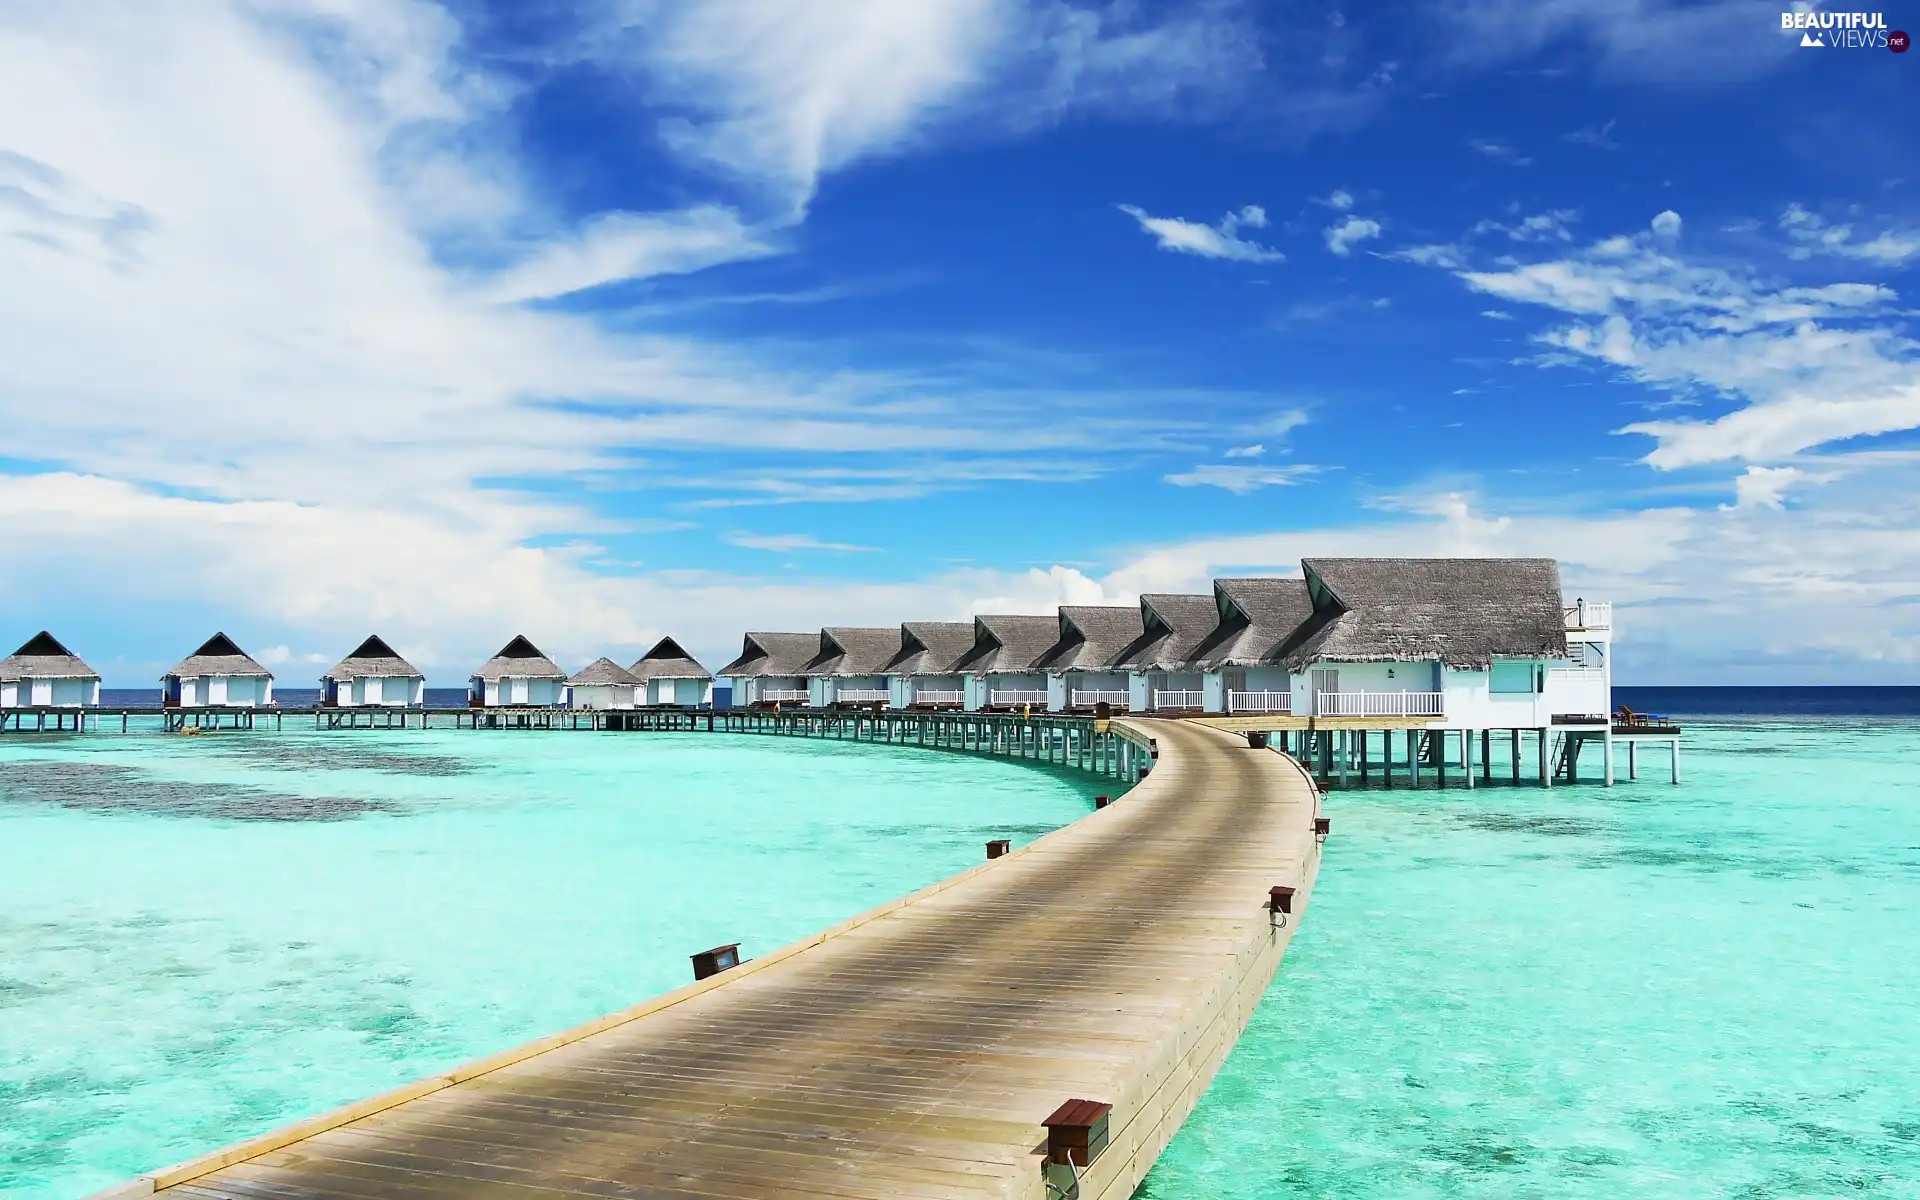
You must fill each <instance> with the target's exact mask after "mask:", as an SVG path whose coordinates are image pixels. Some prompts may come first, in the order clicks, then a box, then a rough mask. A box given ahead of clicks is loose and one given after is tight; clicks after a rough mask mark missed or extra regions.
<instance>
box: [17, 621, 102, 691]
mask: <svg viewBox="0 0 1920 1200" xmlns="http://www.w3.org/2000/svg"><path fill="white" fill-rule="evenodd" d="M98 678H100V674H99V672H97V671H95V670H94V669H93V668H92V667H90V666H88V665H87V664H86V663H83V662H81V661H80V656H79V655H78V654H75V653H74V652H73V651H71V650H69V649H67V648H66V647H65V646H62V645H61V644H60V639H59V638H56V637H54V636H53V635H52V634H51V633H48V632H47V631H46V630H44V629H42V630H41V631H40V632H39V633H36V634H34V635H33V636H32V637H30V638H28V639H27V641H26V644H25V645H24V646H21V647H20V648H19V649H18V650H15V651H14V652H13V653H12V654H9V655H7V657H5V658H0V680H6V681H8V682H12V681H15V680H20V679H98Z"/></svg>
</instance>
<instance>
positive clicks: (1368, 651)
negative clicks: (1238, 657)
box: [1284, 558, 1567, 671]
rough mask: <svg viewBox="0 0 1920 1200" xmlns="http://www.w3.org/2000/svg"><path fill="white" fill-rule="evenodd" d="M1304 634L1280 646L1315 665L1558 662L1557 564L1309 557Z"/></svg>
mask: <svg viewBox="0 0 1920 1200" xmlns="http://www.w3.org/2000/svg"><path fill="white" fill-rule="evenodd" d="M1301 566H1302V568H1303V569H1304V570H1305V571H1306V575H1307V579H1306V582H1307V585H1308V587H1309V588H1310V589H1311V590H1312V592H1313V595H1314V601H1315V610H1316V611H1315V616H1314V621H1313V626H1312V628H1311V629H1309V630H1306V631H1303V636H1301V637H1300V638H1298V639H1297V640H1296V641H1295V642H1294V643H1293V644H1290V645H1289V646H1287V647H1286V652H1285V654H1284V661H1285V662H1286V664H1287V666H1288V668H1289V669H1291V670H1295V671H1299V670H1304V669H1305V668H1306V667H1307V666H1308V665H1309V664H1311V663H1316V662H1419V661H1438V662H1442V663H1445V664H1446V665H1448V666H1451V667H1462V668H1473V669H1482V670H1484V669H1485V668H1486V667H1487V666H1488V664H1489V663H1491V662H1492V660H1493V659H1494V658H1495V657H1514V658H1565V657H1566V656H1567V630H1566V624H1565V618H1564V616H1563V610H1562V608H1561V599H1560V567H1559V565H1558V564H1557V563H1555V562H1554V560H1552V559H1550V558H1310V559H1306V560H1305V561H1303V562H1302V563H1301Z"/></svg>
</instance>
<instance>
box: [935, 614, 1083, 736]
mask: <svg viewBox="0 0 1920 1200" xmlns="http://www.w3.org/2000/svg"><path fill="white" fill-rule="evenodd" d="M1059 640H1060V618H1059V617H1058V616H1057V615H1055V616H1051V617H1035V616H1026V615H1002V614H989V615H983V616H978V617H975V618H974V619H973V649H972V650H970V651H968V653H967V655H966V656H965V657H964V658H962V659H961V660H960V661H959V663H957V664H956V667H957V669H958V670H959V672H960V674H961V675H962V676H963V678H964V680H965V684H966V693H967V694H966V707H967V708H968V709H970V710H972V709H985V710H998V711H1002V712H1007V711H1013V710H1017V709H1031V710H1032V711H1035V712H1043V711H1045V710H1046V707H1047V673H1046V671H1044V670H1042V669H1041V668H1040V667H1039V666H1038V665H1037V664H1038V663H1039V662H1040V660H1041V659H1042V658H1044V657H1045V656H1046V655H1047V653H1048V652H1049V651H1051V650H1052V649H1054V647H1055V645H1056V644H1057V643H1058V642H1059Z"/></svg>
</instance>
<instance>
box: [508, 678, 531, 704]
mask: <svg viewBox="0 0 1920 1200" xmlns="http://www.w3.org/2000/svg"><path fill="white" fill-rule="evenodd" d="M507 682H508V683H509V684H510V685H511V686H510V688H509V690H508V692H507V694H508V695H509V696H511V697H512V699H511V700H510V701H508V703H510V704H525V703H526V702H527V681H526V680H525V679H518V678H516V679H512V680H508V681H507Z"/></svg>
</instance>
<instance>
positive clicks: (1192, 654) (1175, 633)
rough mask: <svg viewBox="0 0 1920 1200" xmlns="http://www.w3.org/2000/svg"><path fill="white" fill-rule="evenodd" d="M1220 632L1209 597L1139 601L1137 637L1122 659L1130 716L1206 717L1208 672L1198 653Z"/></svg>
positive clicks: (1180, 596)
mask: <svg viewBox="0 0 1920 1200" xmlns="http://www.w3.org/2000/svg"><path fill="white" fill-rule="evenodd" d="M1219 627H1220V612H1219V609H1218V607H1217V605H1216V602H1215V600H1214V597H1213V596H1212V595H1211V594H1210V593H1204V592H1196V593H1192V594H1179V593H1167V592H1160V593H1153V594H1149V595H1144V596H1142V597H1140V637H1139V639H1138V640H1137V641H1135V642H1134V644H1133V645H1131V646H1129V647H1128V648H1127V651H1126V653H1125V654H1123V655H1121V656H1120V660H1119V662H1118V664H1117V665H1118V666H1120V667H1122V668H1124V669H1125V670H1126V672H1127V692H1128V696H1127V707H1128V708H1129V709H1130V710H1131V711H1133V712H1163V713H1180V712H1204V711H1206V706H1207V698H1206V689H1205V680H1206V673H1205V672H1204V671H1202V670H1201V669H1200V668H1199V665H1198V658H1199V653H1200V648H1201V647H1202V646H1203V645H1205V644H1206V641H1207V639H1208V638H1209V637H1211V636H1213V633H1214V631H1215V630H1217V629H1218V628H1219Z"/></svg>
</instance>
